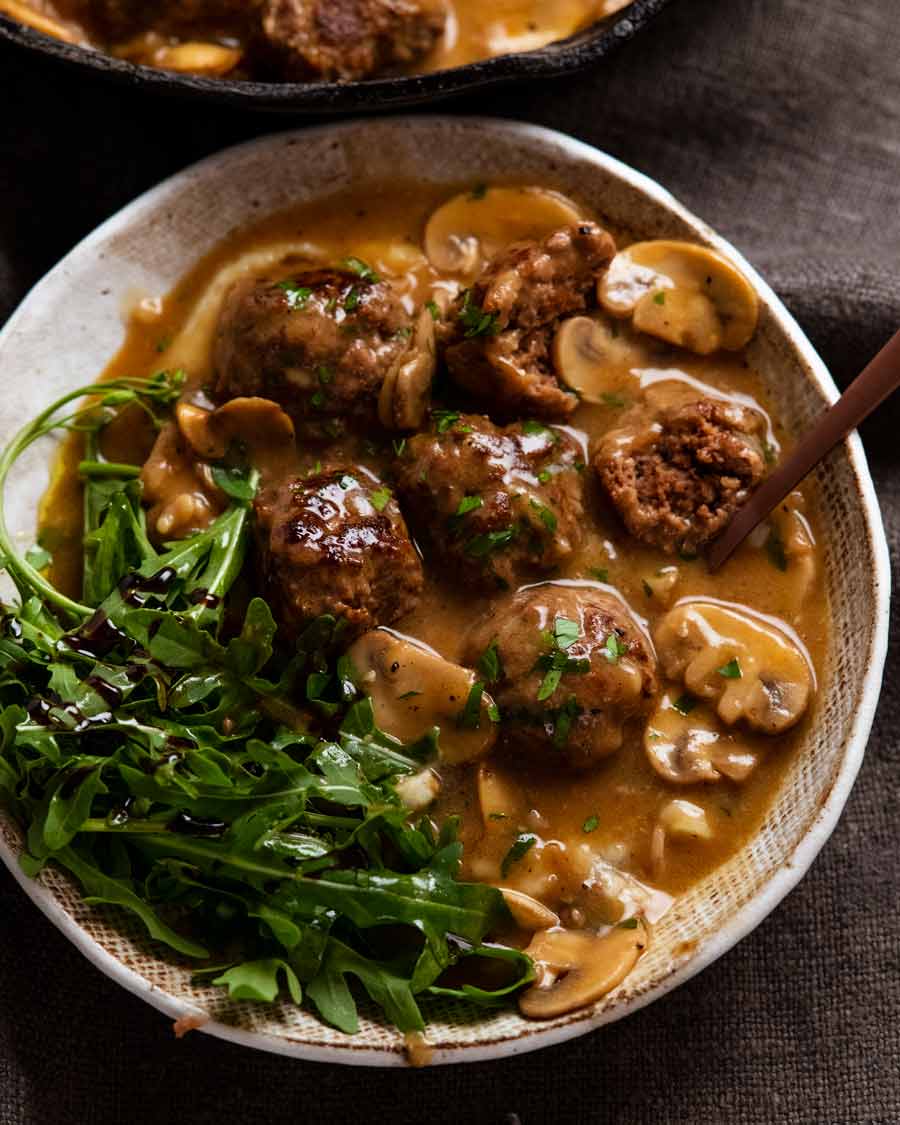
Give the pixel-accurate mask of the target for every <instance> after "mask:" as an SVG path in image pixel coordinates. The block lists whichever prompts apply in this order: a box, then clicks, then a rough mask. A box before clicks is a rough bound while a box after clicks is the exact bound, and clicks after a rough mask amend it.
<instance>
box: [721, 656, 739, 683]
mask: <svg viewBox="0 0 900 1125" xmlns="http://www.w3.org/2000/svg"><path fill="white" fill-rule="evenodd" d="M716 670H717V671H718V673H719V675H720V676H724V677H725V679H726V680H739V679H740V678H741V677H742V676H743V674H744V673H743V672H742V671H741V665H740V662H739V661H738V658H737V657H735V658H734V659H733V660H729V661H728V663H727V664H723V665H722V667H721V668H718V669H716Z"/></svg>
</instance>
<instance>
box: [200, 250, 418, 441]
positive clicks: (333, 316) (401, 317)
mask: <svg viewBox="0 0 900 1125" xmlns="http://www.w3.org/2000/svg"><path fill="white" fill-rule="evenodd" d="M411 332H412V318H411V317H410V316H409V315H408V313H407V312H406V310H405V309H404V308H403V305H402V304H401V303H400V300H399V298H398V297H397V296H396V294H395V293H394V292H393V290H392V289H391V287H390V286H389V285H388V284H387V282H384V281H378V280H374V279H373V278H372V277H360V276H359V275H358V274H357V273H353V272H351V271H349V270H339V269H319V270H308V271H306V272H303V273H299V274H294V275H291V276H290V277H289V278H287V279H286V280H283V281H273V280H271V279H260V278H248V279H245V280H242V281H238V282H236V283H235V284H234V285H233V286H232V287H231V289H230V290H229V291H228V293H227V294H226V296H225V300H224V302H223V304H222V311H221V313H220V314H219V323H218V327H217V329H216V339H215V344H214V350H213V362H214V367H215V382H214V385H213V388H212V393H213V397H214V398H215V399H217V400H218V401H219V402H224V401H226V400H228V399H232V398H235V397H237V396H258V397H261V398H268V399H272V400H273V401H274V402H277V403H279V405H280V406H282V407H283V408H284V410H285V411H286V412H287V413H288V414H290V415H291V417H292V418H293V419H294V421H295V423H297V426H298V431H299V432H300V434H301V436H304V437H313V438H315V437H334V436H336V435H337V434H338V433H339V432H340V430H341V429H342V428H343V423H344V421H353V420H356V421H358V422H360V423H362V424H368V423H369V422H374V420H375V418H376V413H377V405H378V392H379V390H380V389H381V384H382V383H383V382H384V377H385V375H386V373H387V372H388V370H389V369H390V367H391V365H392V364H393V363H394V362H395V361H396V360H397V358H398V356H400V355H401V354H402V353H403V352H404V351H405V349H406V348H407V347H408V343H409V336H410V333H411Z"/></svg>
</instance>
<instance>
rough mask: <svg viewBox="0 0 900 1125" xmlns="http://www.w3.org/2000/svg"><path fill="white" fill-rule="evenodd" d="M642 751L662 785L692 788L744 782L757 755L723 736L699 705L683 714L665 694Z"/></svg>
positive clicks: (713, 718) (710, 717) (647, 729)
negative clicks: (724, 781) (710, 783)
mask: <svg viewBox="0 0 900 1125" xmlns="http://www.w3.org/2000/svg"><path fill="white" fill-rule="evenodd" d="M644 750H645V751H646V754H647V758H648V760H649V762H650V765H651V766H653V768H654V769H655V770H656V772H657V773H658V774H659V776H660V777H661V778H663V779H664V780H665V781H671V782H672V783H673V784H675V785H694V784H696V783H697V782H700V781H719V780H720V779H721V778H722V777H727V778H729V779H730V780H731V781H744V780H745V778H747V777H748V776H749V775H750V774H751V773H752V772H753V770H754V769H755V768H756V765H757V762H758V761H759V755H758V754H756V753H754V752H753V751H752V750H749V749H747V748H746V747H744V746H742V745H741V744H740V742H736V741H735V739H734V737H733V736H732V735H729V734H725V733H724V732H723V731H722V730H721V728H720V726H719V722H718V720H717V719H716V717H715V715H714V714H712V713H711V712H710V710H709V708H707V707H705V706H704V705H703V704H698V705H697V706H696V707H693V708H692V709H691V710H690V711H689V712H688V713H687V714H685V713H684V711H682V710H679V709H678V708H677V707H676V706H675V704H674V702H673V699H672V696H671V695H670V694H669V693H668V692H666V693H664V694H663V696H662V698H661V699H660V702H659V706H658V707H657V709H656V711H655V712H654V714H653V716H652V717H651V719H650V721H649V723H648V724H647V726H646V728H645V730H644Z"/></svg>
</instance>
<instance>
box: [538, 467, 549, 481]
mask: <svg viewBox="0 0 900 1125" xmlns="http://www.w3.org/2000/svg"><path fill="white" fill-rule="evenodd" d="M537 479H538V480H539V481H540V483H541V484H549V483H550V480H551V479H552V478H551V473H550V471H549V469H541V471H540V472H539V473H538V478H537Z"/></svg>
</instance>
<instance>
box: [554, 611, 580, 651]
mask: <svg viewBox="0 0 900 1125" xmlns="http://www.w3.org/2000/svg"><path fill="white" fill-rule="evenodd" d="M578 637H579V629H578V622H577V621H570V620H569V618H568V617H557V619H556V620H555V621H554V622H553V639H554V640H555V641H556V647H557V648H558V649H559V650H560V651H561V652H565V650H566V649H567V648H571V647H572V645H573V644H575V642H576V641H577V640H578Z"/></svg>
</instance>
